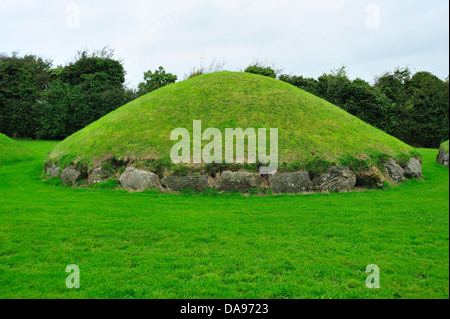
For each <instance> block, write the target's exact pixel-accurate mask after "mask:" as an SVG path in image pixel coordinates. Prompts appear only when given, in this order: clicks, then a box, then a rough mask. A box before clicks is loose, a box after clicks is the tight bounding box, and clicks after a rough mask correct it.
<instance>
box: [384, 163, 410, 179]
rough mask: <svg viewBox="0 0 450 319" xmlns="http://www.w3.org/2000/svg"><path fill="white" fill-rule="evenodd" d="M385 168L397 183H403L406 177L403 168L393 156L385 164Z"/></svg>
mask: <svg viewBox="0 0 450 319" xmlns="http://www.w3.org/2000/svg"><path fill="white" fill-rule="evenodd" d="M383 168H384V170H385V171H386V173H387V175H388V176H389V177H390V178H391V179H392V180H393V181H394V182H395V183H397V184H398V183H401V182H403V180H404V179H405V172H404V171H403V168H402V167H401V166H400V165H398V164H397V162H396V161H395V160H394V159H393V158H390V159H388V161H387V162H386V163H384V164H383Z"/></svg>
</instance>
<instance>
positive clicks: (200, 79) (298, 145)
mask: <svg viewBox="0 0 450 319" xmlns="http://www.w3.org/2000/svg"><path fill="white" fill-rule="evenodd" d="M193 120H202V129H203V130H204V129H206V128H208V127H216V128H219V129H220V130H221V132H222V134H224V129H225V128H237V127H240V128H243V129H246V128H249V127H252V128H255V129H256V128H267V129H268V128H278V129H279V156H280V157H279V159H280V163H282V162H293V161H300V162H309V161H312V160H315V159H317V158H320V159H326V160H337V159H341V158H343V157H346V156H347V155H352V156H358V155H362V154H365V155H374V154H378V153H380V152H381V153H388V154H394V155H397V154H400V153H409V152H410V151H411V148H410V147H409V146H407V145H406V144H404V143H402V142H400V141H399V140H397V139H395V138H393V137H391V136H389V135H387V134H385V133H384V132H382V131H380V130H378V129H375V128H374V127H372V126H369V125H367V124H366V123H364V122H363V121H361V120H359V119H357V118H356V117H353V116H351V115H350V114H348V113H346V112H345V111H343V110H341V109H340V108H338V107H336V106H334V105H332V104H330V103H328V102H326V101H324V100H322V99H319V98H317V97H315V96H314V95H311V94H309V93H307V92H305V91H303V90H300V89H298V88H296V87H294V86H292V85H290V84H287V83H285V82H282V81H279V80H275V79H271V78H267V77H263V76H259V75H254V74H249V73H238V72H227V71H224V72H219V73H212V74H205V75H202V76H197V77H194V78H192V79H189V80H187V81H182V82H179V83H176V84H172V85H169V86H167V87H164V88H161V89H159V90H156V91H154V92H152V93H150V94H148V95H146V96H143V97H141V98H139V99H137V100H135V101H132V102H130V103H128V104H127V105H125V106H123V107H121V108H119V109H118V110H116V111H114V112H112V113H110V114H108V115H106V116H105V117H103V118H102V119H100V120H98V121H97V122H95V123H92V124H91V125H89V126H88V127H86V128H84V129H83V130H81V131H79V132H77V133H75V134H73V135H72V136H70V137H68V138H67V139H66V140H65V141H63V142H62V143H60V144H58V145H57V146H56V147H55V149H54V150H53V152H52V153H51V155H50V159H51V160H53V161H58V162H63V163H68V162H70V161H72V160H74V159H75V158H79V159H84V160H87V161H88V162H90V161H92V160H93V159H98V158H102V157H104V156H105V155H107V154H109V153H111V154H112V155H114V156H116V157H118V158H123V157H127V156H137V157H141V158H142V157H145V158H156V159H161V158H168V157H169V153H170V149H171V147H172V145H173V144H175V141H170V139H169V136H170V132H171V131H172V130H173V129H175V128H177V127H183V128H187V129H188V130H189V131H190V132H191V133H192V121H193ZM191 136H192V134H191ZM206 143H208V142H207V141H204V142H203V144H204V145H205V144H206ZM311 152H315V155H312V154H311Z"/></svg>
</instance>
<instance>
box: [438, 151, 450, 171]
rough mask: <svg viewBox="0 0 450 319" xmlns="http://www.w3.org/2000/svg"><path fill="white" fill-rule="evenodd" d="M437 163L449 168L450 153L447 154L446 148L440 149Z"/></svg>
mask: <svg viewBox="0 0 450 319" xmlns="http://www.w3.org/2000/svg"><path fill="white" fill-rule="evenodd" d="M436 162H437V163H439V164H442V165H444V166H447V167H448V164H449V153H448V152H445V150H444V148H443V147H441V148H440V149H439V153H438V155H437V156H436Z"/></svg>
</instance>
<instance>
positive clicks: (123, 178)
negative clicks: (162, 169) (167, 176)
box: [119, 166, 161, 191]
mask: <svg viewBox="0 0 450 319" xmlns="http://www.w3.org/2000/svg"><path fill="white" fill-rule="evenodd" d="M119 183H120V184H121V185H122V187H123V188H125V189H128V190H134V191H143V190H146V189H149V188H151V189H157V190H159V189H161V184H160V181H159V176H158V175H156V174H154V173H152V172H147V171H144V170H141V169H137V168H135V167H132V166H130V167H127V168H126V169H125V171H124V172H123V173H122V175H120V177H119Z"/></svg>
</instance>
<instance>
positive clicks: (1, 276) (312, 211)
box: [0, 141, 449, 298]
mask: <svg viewBox="0 0 450 319" xmlns="http://www.w3.org/2000/svg"><path fill="white" fill-rule="evenodd" d="M20 143H21V144H22V145H24V146H26V147H28V148H29V149H30V150H32V151H33V152H34V153H35V154H40V157H39V159H35V160H31V161H27V162H20V163H16V164H9V165H3V166H0V194H1V196H0V298H448V297H449V204H448V200H449V170H448V168H444V167H442V166H440V165H438V164H436V163H435V156H436V154H437V150H425V149H422V150H420V152H421V154H422V156H423V160H424V167H423V170H424V179H425V180H424V181H416V180H412V181H408V182H405V183H404V184H402V185H400V186H398V187H394V188H392V189H384V190H378V191H365V192H351V193H340V194H314V195H295V196H293V195H292V196H291V195H280V196H270V197H247V196H243V195H219V196H207V195H202V194H200V195H187V194H185V195H169V194H157V193H154V192H142V193H127V192H126V191H120V190H108V189H104V190H91V189H71V188H64V187H61V186H52V185H50V184H49V183H44V182H42V181H41V179H40V175H41V172H42V169H43V160H44V155H45V154H46V153H47V152H48V151H49V150H50V149H51V148H52V147H53V146H54V145H55V144H56V143H54V142H45V141H38V142H36V141H22V142H20ZM69 264H77V265H78V266H79V267H80V274H81V288H80V289H67V288H66V286H65V279H66V276H67V275H68V274H67V273H65V268H66V266H67V265H69ZM369 264H377V265H378V266H379V267H380V276H381V288H380V289H368V288H366V286H365V279H366V277H367V274H366V273H365V272H364V271H365V268H366V266H367V265H369Z"/></svg>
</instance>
